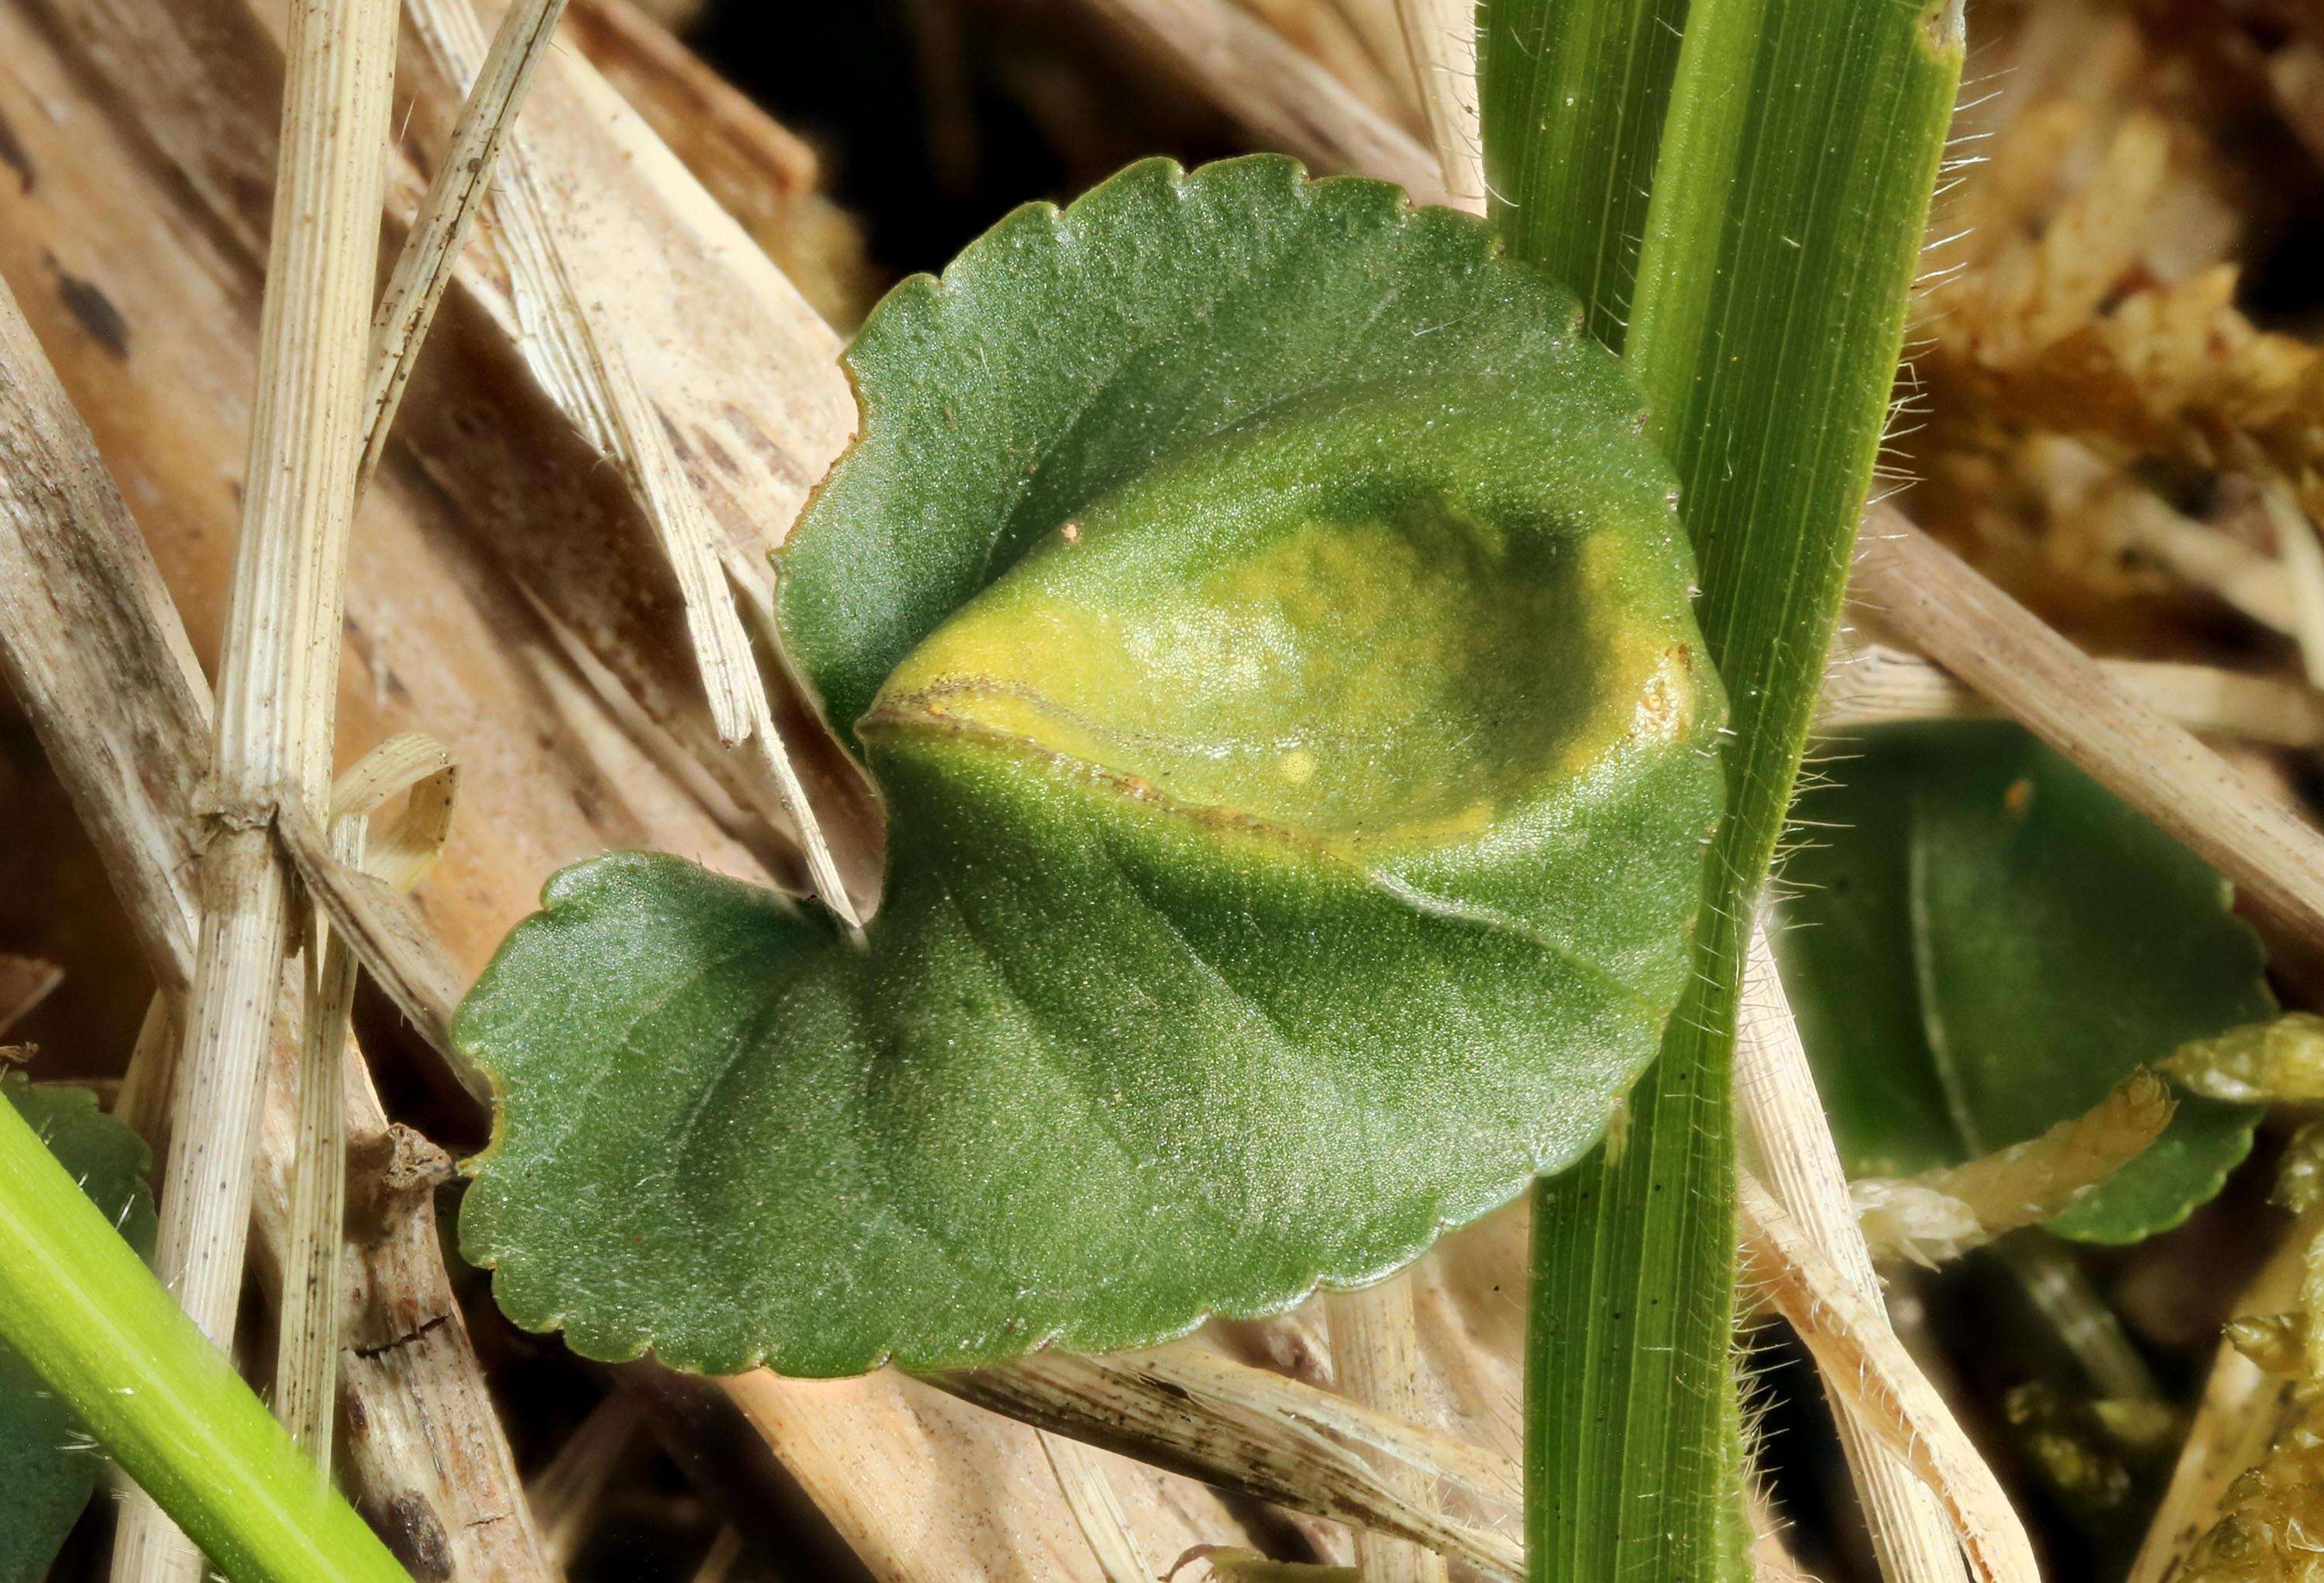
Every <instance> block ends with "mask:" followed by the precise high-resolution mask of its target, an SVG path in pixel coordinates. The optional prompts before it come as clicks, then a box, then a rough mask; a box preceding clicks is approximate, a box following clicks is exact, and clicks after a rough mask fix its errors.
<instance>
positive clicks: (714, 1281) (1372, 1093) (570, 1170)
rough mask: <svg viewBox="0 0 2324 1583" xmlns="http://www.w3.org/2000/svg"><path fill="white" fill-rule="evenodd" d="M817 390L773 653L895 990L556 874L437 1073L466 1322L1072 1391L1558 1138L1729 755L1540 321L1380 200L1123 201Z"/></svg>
mask: <svg viewBox="0 0 2324 1583" xmlns="http://www.w3.org/2000/svg"><path fill="white" fill-rule="evenodd" d="M853 366H854V372H855V375H856V379H857V381H858V386H859V389H860V391H862V395H863V399H864V402H865V412H866V417H865V428H864V434H863V437H862V440H861V442H860V443H859V445H858V446H857V448H856V449H855V451H854V452H853V453H852V454H851V456H849V457H848V459H847V460H846V461H845V462H844V463H843V464H842V465H841V467H840V469H839V471H838V472H837V474H835V476H834V478H833V479H832V481H831V482H830V483H829V484H828V486H827V487H826V488H825V490H824V492H822V494H821V496H820V497H819V499H818V500H817V502H816V505H815V507H814V508H813V511H812V513H811V515H810V518H809V520H807V522H806V523H805V524H804V525H803V526H802V527H801V529H799V531H798V536H797V538H796V548H794V549H793V550H791V551H790V552H788V555H787V557H786V564H785V572H786V581H785V587H786V594H785V601H784V605H783V613H784V620H785V637H786V640H787V642H788V645H789V647H790V649H791V652H792V654H793V657H794V658H796V659H797V660H798V662H799V664H800V665H801V667H802V668H803V669H804V670H805V672H806V674H807V675H808V676H811V677H813V678H814V679H815V680H816V683H817V685H818V686H821V687H822V688H823V689H824V691H825V697H826V698H827V699H828V700H829V701H830V704H831V707H832V711H833V713H834V714H835V716H836V717H837V718H839V719H841V720H843V721H853V722H857V723H856V729H855V732H854V738H855V740H856V741H858V742H859V743H860V744H861V745H862V747H863V748H864V750H865V751H866V753H867V756H868V759H869V761H870V765H871V769H872V770H873V772H874V775H875V777H876V778H877V779H878V780H879V782H880V785H881V789H882V791H883V793H884V794H885V796H886V798H887V802H888V807H889V811H890V821H891V832H890V865H889V876H888V888H887V894H886V897H885V898H884V900H883V903H882V907H881V913H880V915H879V916H878V917H877V918H876V920H875V921H874V922H873V924H872V925H871V932H870V943H869V948H868V950H862V951H858V950H854V949H851V948H850V947H848V946H847V945H845V944H844V943H841V942H839V941H838V940H836V939H835V937H834V936H833V935H832V934H831V933H830V931H829V930H828V929H827V928H826V927H825V925H823V924H822V923H821V922H819V921H812V920H807V919H803V918H800V917H798V916H795V915H794V914H793V913H792V912H791V910H790V909H789V908H788V907H787V906H786V904H784V903H782V902H781V901H779V899H778V898H776V897H772V896H770V895H768V894H766V893H764V892H760V891H755V890H752V889H750V888H747V887H742V886H739V885H736V884H734V883H733V882H730V881H727V880H723V879H716V878H715V877H713V876H710V875H707V874H705V873H703V872H702V871H701V870H696V869H693V868H691V867H689V866H687V865H685V864H682V863H678V862H676V861H672V860H669V859H662V858H654V857H643V856H630V857H619V858H612V859H607V860H604V861H600V862H597V863H595V864H589V865H585V866H583V867H582V868H580V869H577V870H571V871H568V872H567V874H565V875H563V876H560V877H559V878H558V879H557V880H555V881H554V882H553V883H552V884H551V886H550V888H549V893H548V910H547V911H546V912H545V913H543V914H542V915H540V916H537V917H536V918H534V919H532V920H530V921H529V922H528V923H526V924H524V925H521V927H520V928H519V929H518V930H517V931H516V932H515V933H514V934H512V936H511V939H510V941H509V943H507V944H506V945H505V946H504V947H503V953H502V955H501V957H500V959H499V960H498V961H497V962H495V964H494V966H493V969H492V970H491V971H489V972H488V973H487V975H486V977H485V979H484V981H483V982H482V983H481V984H480V985H479V986H478V988H477V989H476V991H475V994H474V995H473V996H472V997H471V999H470V1000H469V1002H468V1005H467V1007H466V1008H465V1009H464V1011H463V1013H462V1017H461V1022H460V1036H461V1038H462V1040H463V1042H464V1044H465V1045H466V1047H467V1048H468V1050H469V1052H470V1053H471V1054H474V1055H475V1057H476V1059H477V1060H478V1061H479V1062H480V1063H483V1064H484V1066H485V1067H486V1068H487V1069H488V1070H490V1071H491V1072H493V1073H494V1074H495V1077H496V1079H497V1081H498V1082H499V1083H500V1085H501V1087H502V1091H503V1106H502V1109H501V1114H500V1118H499V1126H498V1128H497V1131H496V1135H495V1138H494V1142H493V1147H492V1148H491V1149H490V1150H489V1151H487V1152H486V1153H485V1154H484V1155H483V1156H481V1157H480V1158H479V1159H478V1160H477V1161H476V1162H475V1164H474V1165H473V1169H474V1171H475V1175H476V1177H477V1181H476V1184H475V1190H474V1191H473V1192H471V1194H470V1195H469V1198H468V1201H467V1205H466V1211H465V1213H464V1215H463V1218H462V1234H463V1238H464V1243H465V1246H466V1248H467V1250H468V1252H469V1254H470V1256H472V1257H474V1258H475V1259H476V1260H477V1261H478V1262H480V1263H484V1264H488V1265H493V1266H494V1267H495V1272H496V1273H495V1277H494V1289H495V1291H496V1293H497V1294H498V1296H499V1299H500V1302H501V1303H502V1306H503V1308H504V1309H505V1310H506V1311H508V1312H509V1313H510V1314H511V1315H512V1317H513V1318H515V1319H516V1320H517V1321H519V1322H521V1323H523V1324H526V1325H529V1326H532V1327H534V1328H548V1327H551V1326H557V1325H562V1326H563V1327H564V1328H565V1329H566V1330H567V1336H568V1339H570V1341H571V1343H572V1344H573V1345H574V1346H575V1347H576V1348H578V1349H580V1350H582V1351H584V1352H586V1353H590V1354H592V1355H595V1356H600V1357H623V1356H628V1355H631V1354H633V1353H635V1352H637V1351H639V1350H640V1349H641V1348H644V1347H646V1346H648V1345H651V1346H653V1347H654V1348H656V1349H657V1350H658V1351H659V1352H660V1353H661V1355H662V1356H663V1357H664V1358H667V1359H669V1361H672V1362H674V1363H678V1364H679V1365H681V1366H685V1367H699V1368H705V1369H712V1370H727V1369H737V1368H741V1367H746V1366H748V1365H750V1364H752V1363H755V1362H758V1361H759V1360H760V1359H761V1358H765V1359H766V1360H768V1361H769V1362H770V1363H771V1364H773V1365H774V1366H775V1367H778V1368H779V1369H781V1370H782V1371H784V1372H787V1373H792V1374H841V1373H847V1372H851V1371H854V1370H860V1369H863V1368H867V1367H871V1366H872V1365H874V1364H876V1363H878V1362H879V1361H881V1359H882V1358H887V1357H889V1356H890V1355H891V1354H892V1355H894V1356H895V1357H897V1358H899V1360H901V1361H903V1362H904V1363H906V1364H908V1365H910V1366H913V1367H939V1366H946V1365H953V1364H960V1363H966V1362H974V1361H979V1360H985V1359H990V1358H996V1357H1001V1356H1005V1355H1008V1354H1010V1353H1014V1352H1020V1351H1024V1350H1027V1349H1028V1348H1034V1347H1037V1346H1039V1345H1041V1344H1043V1343H1045V1342H1049V1341H1056V1342H1057V1343H1059V1344H1061V1345H1063V1346H1065V1347H1068V1348H1074V1349H1078V1350H1101V1349H1105V1348H1116V1347H1123V1346H1130V1345H1137V1344H1141V1343H1146V1342H1151V1341H1155V1340H1158V1339H1163V1338H1166V1337H1167V1336H1170V1335H1173V1334H1176V1333H1178V1332H1180V1331H1183V1330H1186V1329H1188V1328H1189V1327H1191V1326H1192V1325H1194V1324H1195V1323H1197V1322H1198V1321H1200V1320H1201V1319H1202V1318H1203V1315H1204V1314H1206V1313H1208V1312H1211V1311H1225V1312H1232V1313H1238V1314H1256V1313H1261V1312H1267V1311H1274V1310H1277V1309H1280V1308H1282V1307H1284V1306H1286V1305H1288V1304H1289V1303H1292V1302H1296V1301H1297V1300H1298V1299H1299V1298H1300V1297H1302V1296H1303V1295H1304V1294H1305V1293H1307V1292H1308V1291H1309V1290H1310V1289H1312V1288H1313V1287H1314V1285H1315V1284H1317V1283H1318V1282H1319V1281H1320V1282H1324V1283H1330V1284H1353V1283H1359V1282H1361V1281H1364V1280H1367V1279H1369V1278H1371V1277H1373V1276H1376V1275H1381V1274H1383V1273H1385V1272H1387V1271H1388V1270H1389V1269H1391V1268H1393V1267H1395V1266H1397V1265H1399V1264H1402V1263H1403V1262H1405V1261H1406V1260H1408V1259H1410V1258H1412V1257H1413V1256H1416V1254H1417V1253H1419V1252H1420V1251H1421V1250H1422V1249H1423V1248H1424V1247H1426V1245H1427V1244H1428V1242H1429V1240H1430V1239H1431V1238H1433V1237H1434V1235H1435V1233H1436V1232H1437V1230H1438V1229H1440V1228H1441V1227H1442V1226H1444V1225H1447V1224H1453V1223H1458V1222H1461V1221H1463V1220H1466V1219H1471V1218H1473V1217H1474V1216H1476V1215H1478V1214H1480V1213H1482V1212H1483V1211H1484V1210H1488V1209H1489V1208H1491V1207H1493V1206H1494V1205H1496V1204H1498V1203H1500V1202H1501V1201H1505V1200H1506V1199H1508V1197H1509V1196H1511V1195H1512V1194H1513V1193H1515V1192H1517V1190H1518V1189H1519V1188H1520V1187H1521V1186H1523V1185H1524V1183H1526V1181H1527V1180H1528V1179H1529V1178H1530V1176H1531V1175H1532V1173H1534V1172H1535V1169H1537V1168H1542V1167H1549V1168H1554V1167H1557V1166H1559V1165H1562V1164H1565V1163H1567V1162H1570V1161H1571V1160H1572V1159H1573V1158H1574V1157H1576V1155H1578V1154H1579V1153H1580V1152H1581V1151H1582V1150H1583V1149H1584V1148H1586V1147H1588V1146H1590V1144H1591V1142H1593V1141H1594V1140H1595V1139H1596V1138H1597V1137H1599V1136H1600V1133H1601V1132H1602V1130H1603V1128H1604V1126H1605V1122H1606V1118H1607V1116H1608V1114H1609V1110H1610V1109H1611V1108H1612V1106H1613V1105H1614V1103H1615V1102H1616V1100H1617V1099H1618V1096H1619V1095H1620V1094H1622V1093H1623V1092H1624V1091H1626V1090H1627V1089H1628V1087H1629V1085H1630V1083H1631V1081H1633V1080H1634V1079H1635V1078H1636V1077H1637V1073H1638V1072H1639V1070H1640V1069H1641V1067H1642V1066H1643V1065H1644V1064H1645V1063H1646V1061H1647V1060H1648V1059H1649V1058H1650V1057H1651V1055H1652V1054H1653V1051H1654V1049H1655V1043H1656V1041H1657V1039H1658V1037H1659V1035H1660V1033H1661V1030H1662V1027H1663V1025H1664V1022H1665V1019H1666V1017H1668V1015H1669V1012H1670V1008H1671V1007H1672V1005H1673V1004H1674V1001H1675V999H1676V997H1677V994H1678V991H1679V988H1680V984H1681V981H1682V980H1683V974H1684V971H1685V961H1686V940H1687V934H1688V930H1689V925H1690V920H1691V918H1692V913H1693V909H1694V907H1695V903H1696V898H1697V897H1698V895H1699V891H1700V883H1701V858H1700V854H1701V845H1702V842H1703V840H1704V837H1705V835H1706V833H1707V832H1708V830H1709V828H1710V825H1711V821H1712V819H1713V817H1714V815H1715V813H1716V810H1717V805H1718V797H1719V776H1718V771H1717V767H1716V764H1715V762H1714V760H1713V759H1712V757H1711V751H1710V749H1711V741H1712V740H1713V737H1714V734H1715V732H1716V731H1717V727H1718V722H1719V717H1720V703H1719V697H1718V689H1717V686H1716V683H1715V681H1714V680H1713V679H1712V677H1711V673H1710V670H1709V667H1708V666H1707V664H1706V663H1705V662H1704V660H1703V658H1702V656H1701V649H1700V644H1699V640H1698V638H1697V635H1696V633H1695V630H1694V627H1693V624H1692V616H1691V614H1690V613H1689V611H1688V609H1687V599H1686V594H1687V581H1688V564H1687V557H1686V553H1685V549H1684V547H1683V538H1682V536H1681V534H1680V531H1679V528H1678V523H1677V520H1676V517H1675V514H1674V509H1673V501H1672V490H1671V482H1670V478H1669V475H1668V474H1667V473H1666V472H1665V470H1664V468H1663V466H1662V465H1661V463H1660V461H1659V460H1658V459H1657V458H1656V456H1655V454H1654V452H1653V450H1652V448H1651V446H1649V445H1648V444H1647V442H1646V440H1644V439H1643V438H1642V437H1641V436H1640V433H1639V422H1638V417H1639V409H1638V401H1637V391H1636V390H1635V388H1634V387H1632V386H1631V385H1630V383H1629V382H1628V379H1627V378H1626V377H1625V376H1624V375H1623V374H1622V373H1621V371H1620V368H1619V366H1618V364H1616V362H1615V361H1614V359H1613V358H1612V357H1611V356H1610V355H1609V354H1607V353H1606V352H1605V351H1604V350H1603V349H1602V348H1601V347H1600V346H1598V345H1596V344H1594V343H1592V342H1591V341H1589V340H1587V339H1586V338H1584V337H1582V336H1580V334H1579V332H1578V329H1577V313H1576V308H1575V303H1574V299H1572V296H1571V295H1570V294H1569V293H1567V292H1566V291H1565V290H1563V289H1562V288H1560V287H1558V286H1556V285H1555V284H1554V283H1553V282H1551V281H1548V280H1547V279H1546V278H1545V277H1544V276H1542V275H1540V274H1538V273H1537V272H1534V271H1532V270H1530V269H1529V268H1526V267H1525V266H1522V265H1519V264H1517V263H1515V262H1511V261H1509V260H1508V259H1506V258H1504V257H1502V256H1501V255H1500V253H1499V248H1498V247H1497V245H1496V244H1494V243H1493V242H1492V240H1491V236H1490V234H1489V231H1487V229H1486V228H1485V227H1484V226H1483V225H1480V224H1478V223H1476V222H1474V221H1471V220H1467V219H1463V218H1462V217H1460V216H1454V215H1451V214H1447V213H1443V212H1439V211H1428V212H1419V213H1416V212H1414V211H1413V210H1411V209H1410V208H1408V207H1406V205H1405V204H1404V203H1403V201H1402V199H1401V198H1400V196H1399V195H1398V194H1397V193H1396V192H1395V191H1394V190H1393V189H1389V188H1387V187H1384V186H1381V185H1379V184H1378V183H1374V182H1363V181H1344V180H1342V181H1328V182H1316V183H1312V184H1311V183H1308V182H1306V181H1305V180H1304V179H1301V178H1300V176H1299V175H1298V173H1297V170H1296V167H1295V166H1293V165H1292V164H1291V163H1290V162H1289V161H1283V160H1279V159H1274V158H1258V159H1252V160H1245V161H1231V162H1229V163H1226V164H1222V165H1217V166H1212V167H1209V168H1207V169H1206V170H1202V171H1199V172H1196V173H1195V174H1194V175H1192V176H1182V175H1181V174H1180V173H1179V172H1177V171H1176V170H1175V168H1173V167H1170V166H1167V165H1165V164H1160V163H1154V164H1148V165H1141V166H1138V167H1134V168H1133V169H1132V170H1130V171H1128V172H1125V173H1124V174H1123V175H1122V176H1120V177H1118V178H1116V179H1114V180H1113V181H1111V182H1109V183H1107V184H1105V185H1104V186H1103V187H1102V188H1100V189H1097V190H1095V191H1094V192H1093V193H1092V194H1090V195H1089V196H1088V197H1086V198H1083V199H1082V200H1081V201H1080V202H1078V203H1076V204H1075V205H1074V207H1072V208H1071V209H1070V210H1068V211H1066V212H1065V213H1064V214H1062V215H1060V214H1058V213H1056V211H1054V210H1049V209H1046V208H1037V209H1031V210H1027V211H1022V212H1020V213H1019V214H1018V215H1017V216H1012V217H1011V218H1010V219H1009V220H1007V221H1004V222H1003V223H1002V224H1001V226H1000V227H999V228H998V229H997V230H996V231H995V233H994V234H993V235H991V237H988V238H987V239H986V240H985V241H984V242H982V243H980V244H978V245H977V246H975V247H973V248H972V249H971V250H970V251H969V252H968V253H966V254H965V255H964V257H963V258H962V260H961V261H960V262H958V263H957V264H956V265H955V266H954V269H953V270H952V271H951V272H949V273H948V274H947V276H946V278H945V281H944V283H943V284H942V285H941V286H939V285H937V284H936V283H935V282H932V281H917V282H911V283H908V284H907V285H906V286H904V287H903V288H900V289H899V291H898V292H897V294H896V295H894V296H893V297H891V298H890V300H889V301H888V303H886V304H885V305H883V307H882V308H881V309H880V311H879V312H878V313H877V314H876V315H875V316H874V318H873V320H872V323H871V326H870V327H868V328H867V329H866V331H865V333H864V336H863V338H862V342H861V343H860V344H859V345H858V347H857V349H856V351H855V353H854V354H853Z"/></svg>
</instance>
